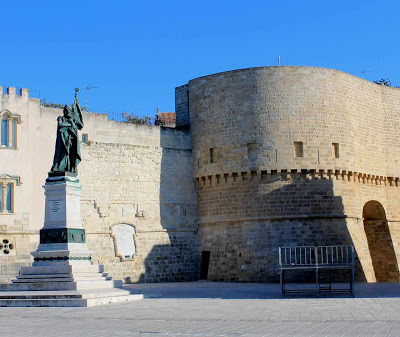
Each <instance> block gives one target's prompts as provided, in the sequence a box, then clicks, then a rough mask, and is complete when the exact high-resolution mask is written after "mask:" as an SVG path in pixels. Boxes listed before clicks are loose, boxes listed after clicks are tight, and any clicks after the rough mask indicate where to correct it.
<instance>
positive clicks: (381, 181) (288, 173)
mask: <svg viewBox="0 0 400 337" xmlns="http://www.w3.org/2000/svg"><path fill="white" fill-rule="evenodd" d="M290 179H302V180H317V179H320V180H341V181H348V182H355V183H361V184H369V185H378V186H380V185H381V186H395V187H399V186H400V178H399V177H389V176H382V175H375V174H369V173H362V172H356V171H347V170H334V169H332V170H331V169H318V170H317V169H301V170H298V169H287V170H261V171H259V170H257V171H240V172H229V173H221V174H214V175H206V176H197V177H195V179H194V180H195V183H196V186H197V187H207V186H213V185H217V184H224V183H229V182H242V181H266V182H267V181H268V182H274V181H287V180H290Z"/></svg>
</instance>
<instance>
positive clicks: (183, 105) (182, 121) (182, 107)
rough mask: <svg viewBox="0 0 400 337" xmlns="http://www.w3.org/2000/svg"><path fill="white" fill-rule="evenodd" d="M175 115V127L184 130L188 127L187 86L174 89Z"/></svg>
mask: <svg viewBox="0 0 400 337" xmlns="http://www.w3.org/2000/svg"><path fill="white" fill-rule="evenodd" d="M175 113H176V127H177V128H186V127H188V126H189V95H188V85H187V84H185V85H182V86H180V87H177V88H175Z"/></svg>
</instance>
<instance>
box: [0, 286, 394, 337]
mask: <svg viewBox="0 0 400 337" xmlns="http://www.w3.org/2000/svg"><path fill="white" fill-rule="evenodd" d="M125 289H129V290H131V291H133V292H135V293H140V292H142V293H144V294H147V298H146V299H144V300H141V301H135V302H127V303H121V304H111V305H105V306H100V307H93V308H0V326H1V327H2V334H3V335H7V336H11V335H12V336H17V337H18V336H29V337H36V336H60V337H64V336H68V337H70V336H81V337H82V336H83V337H91V336H135V335H139V336H400V285H399V284H397V283H396V284H394V283H393V284H375V285H368V284H358V285H357V294H356V298H346V297H335V298H289V299H287V298H285V299H282V298H280V294H279V285H275V284H245V283H212V282H186V283H165V284H135V285H128V286H126V287H125Z"/></svg>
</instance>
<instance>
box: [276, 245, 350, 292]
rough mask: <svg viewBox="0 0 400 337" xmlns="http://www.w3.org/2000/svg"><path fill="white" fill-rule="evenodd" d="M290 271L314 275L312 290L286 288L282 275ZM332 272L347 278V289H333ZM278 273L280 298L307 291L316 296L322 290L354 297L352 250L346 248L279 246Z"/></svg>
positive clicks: (343, 246) (345, 246)
mask: <svg viewBox="0 0 400 337" xmlns="http://www.w3.org/2000/svg"><path fill="white" fill-rule="evenodd" d="M290 270H292V271H296V272H299V271H300V272H301V271H304V272H306V271H309V272H310V271H312V272H315V288H314V290H312V288H311V289H310V288H308V289H292V290H290V289H287V287H286V283H287V280H285V272H286V271H290ZM335 270H336V271H339V270H342V271H344V272H345V274H347V275H348V278H347V281H348V282H349V286H348V288H337V289H334V288H333V287H332V284H333V283H332V280H331V274H332V272H334V271H335ZM279 274H280V283H281V291H282V296H283V295H284V294H286V293H302V292H309V291H310V290H311V291H315V293H316V295H317V296H318V295H319V294H320V292H321V291H329V292H345V293H349V294H352V295H353V296H354V247H353V246H348V245H340V246H316V247H313V246H297V247H279ZM297 277H299V276H297ZM300 279H301V278H300Z"/></svg>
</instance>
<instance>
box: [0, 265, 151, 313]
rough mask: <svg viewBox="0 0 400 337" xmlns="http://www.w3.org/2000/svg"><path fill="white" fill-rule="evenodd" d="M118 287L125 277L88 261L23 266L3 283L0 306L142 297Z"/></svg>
mask: <svg viewBox="0 0 400 337" xmlns="http://www.w3.org/2000/svg"><path fill="white" fill-rule="evenodd" d="M119 287H122V281H113V280H111V277H108V276H107V274H106V273H104V272H103V267H102V266H98V265H91V264H89V262H86V263H82V262H81V263H78V264H73V265H71V264H68V263H65V262H64V263H61V264H60V263H56V264H55V265H53V266H51V265H47V266H31V267H22V268H21V275H19V276H17V278H16V279H14V280H12V281H11V283H9V284H1V285H0V290H1V291H0V306H7V307H11V306H13V307H18V306H21V307H89V306H95V305H102V304H108V303H118V302H124V301H133V300H139V299H142V298H143V295H142V294H131V293H130V292H129V291H127V290H124V289H121V288H119Z"/></svg>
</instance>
